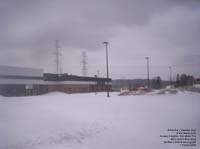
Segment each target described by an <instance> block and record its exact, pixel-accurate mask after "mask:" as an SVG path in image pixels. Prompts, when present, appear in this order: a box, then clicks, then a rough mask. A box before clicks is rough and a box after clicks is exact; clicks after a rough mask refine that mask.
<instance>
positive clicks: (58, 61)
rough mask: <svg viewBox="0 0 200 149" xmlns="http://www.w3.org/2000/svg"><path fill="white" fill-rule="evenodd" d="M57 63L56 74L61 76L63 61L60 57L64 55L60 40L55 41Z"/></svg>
mask: <svg viewBox="0 0 200 149" xmlns="http://www.w3.org/2000/svg"><path fill="white" fill-rule="evenodd" d="M55 50H56V51H55V53H54V54H55V63H56V73H57V75H60V74H61V61H60V56H61V55H62V54H61V52H60V45H59V40H55Z"/></svg>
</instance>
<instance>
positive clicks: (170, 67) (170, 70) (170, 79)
mask: <svg viewBox="0 0 200 149" xmlns="http://www.w3.org/2000/svg"><path fill="white" fill-rule="evenodd" d="M169 82H170V86H171V88H172V66H169Z"/></svg>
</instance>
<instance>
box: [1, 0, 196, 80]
mask: <svg viewBox="0 0 200 149" xmlns="http://www.w3.org/2000/svg"><path fill="white" fill-rule="evenodd" d="M0 20H1V23H0V64H1V65H11V66H23V67H24V66H25V67H34V68H44V69H45V72H55V70H56V69H55V55H54V53H55V43H54V42H55V40H59V44H60V50H61V52H62V56H61V58H60V60H61V61H62V64H61V66H62V67H61V68H62V71H63V72H66V73H69V74H75V75H81V73H82V71H81V63H80V62H81V60H82V58H81V53H82V52H83V51H86V52H87V62H88V65H87V67H88V76H94V75H95V74H97V71H99V73H100V76H101V77H103V76H105V72H106V66H105V64H106V63H105V46H104V45H103V44H102V42H103V41H109V45H108V50H109V69H110V77H112V78H113V79H116V78H127V79H128V78H131V79H134V78H146V60H145V57H146V56H149V57H150V61H149V62H150V75H151V78H152V77H154V76H157V75H160V76H161V78H163V79H169V69H168V67H169V66H172V70H173V74H174V75H175V74H176V73H183V72H185V73H188V74H192V75H195V76H198V77H200V1H199V0H0Z"/></svg>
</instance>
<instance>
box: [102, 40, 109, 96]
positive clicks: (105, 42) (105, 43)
mask: <svg viewBox="0 0 200 149" xmlns="http://www.w3.org/2000/svg"><path fill="white" fill-rule="evenodd" d="M103 44H104V45H105V46H106V70H107V97H110V95H109V91H110V87H109V74H108V44H109V42H108V41H104V42H103Z"/></svg>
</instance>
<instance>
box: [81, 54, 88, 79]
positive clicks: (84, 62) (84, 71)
mask: <svg viewBox="0 0 200 149" xmlns="http://www.w3.org/2000/svg"><path fill="white" fill-rule="evenodd" d="M81 56H82V61H81V64H82V75H83V76H87V53H86V52H85V51H84V52H82V55H81Z"/></svg>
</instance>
